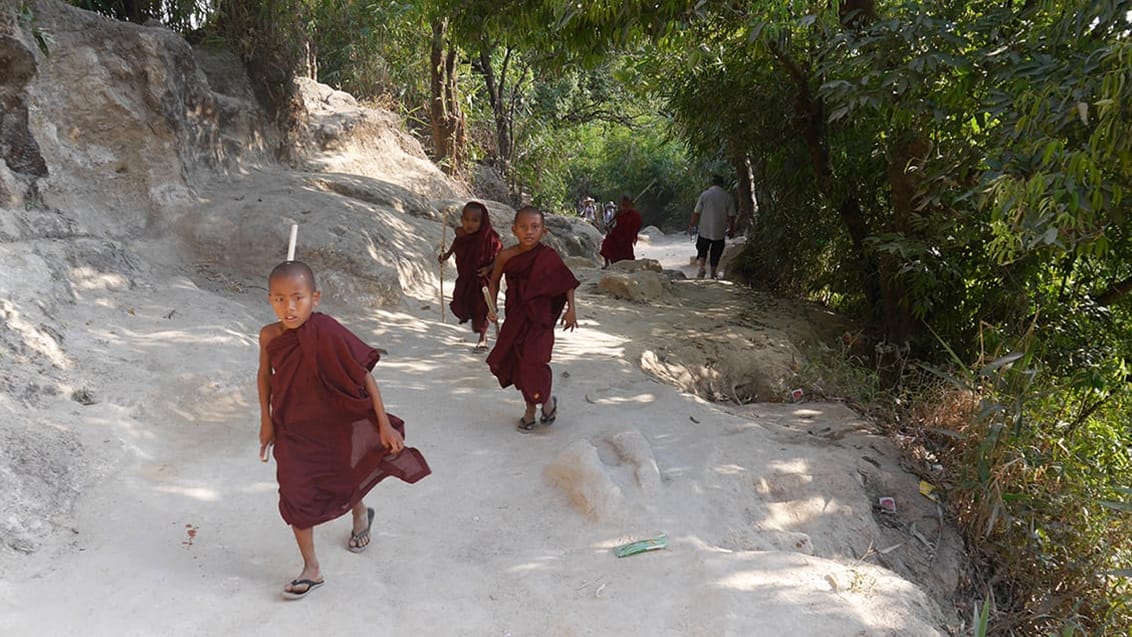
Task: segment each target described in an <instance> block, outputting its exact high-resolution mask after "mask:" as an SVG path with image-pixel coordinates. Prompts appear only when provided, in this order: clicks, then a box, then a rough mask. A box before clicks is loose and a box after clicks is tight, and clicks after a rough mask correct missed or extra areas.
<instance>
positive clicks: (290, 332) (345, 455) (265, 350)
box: [256, 261, 430, 599]
mask: <svg viewBox="0 0 1132 637" xmlns="http://www.w3.org/2000/svg"><path fill="white" fill-rule="evenodd" d="M268 299H269V300H270V301H271V308H272V309H273V310H275V315H276V316H278V317H279V321H278V322H276V323H271V324H269V325H266V326H264V327H263V329H261V330H260V332H259V374H258V375H257V379H256V380H257V385H258V388H259V408H260V425H259V454H260V459H261V460H263V461H264V462H267V459H268V453H269V449H270V448H271V447H272V445H274V455H275V462H276V464H277V469H276V478H277V480H278V481H279V513H280V514H281V515H282V517H283V521H284V522H286V523H287V524H289V525H290V526H291V530H292V531H293V532H294V534H295V541H296V542H297V543H298V545H299V553H300V555H302V558H303V570H302V572H301V573H299V576H298V577H296V578H295V579H294V580H292V581H291V582H290V583H288V584H287V585H286V586H285V587H284V588H283V596H284V597H285V598H287V599H300V598H302V597H304V596H305V595H306V594H307V593H309V592H310V591H312V590H314V589H315V588H317V587H319V586H321V585H322V584H323V583H325V581H326V580H325V579H323V576H322V572H321V570H320V569H319V563H318V557H317V556H316V555H315V550H314V527H315V525H317V524H322V523H323V522H328V521H330V520H333V519H336V518H338V517H340V516H342V515H344V514H346V513H348V512H349V513H352V514H353V522H354V526H353V530H352V532H351V533H350V538H349V540H348V541H347V542H346V548H347V549H348V550H350V551H352V552H355V553H360V552H361V551H363V550H365V549H366V547H368V546H369V544H370V526H371V525H372V524H373V518H374V510H373V509H370V508H367V507H366V505H365V503H364V502H363V498H364V497H365V496H366V494H367V493H369V491H370V489H372V488H373V487H374V486H375V485H376V484H377V483H378V482H381V480H383V479H384V478H386V477H387V476H394V477H397V478H400V479H401V480H404V481H405V482H408V483H413V482H416V481H418V480H420V479H421V478H423V477H425V476H427V475H428V474H429V473H430V469H429V467H428V463H427V462H425V459H424V456H422V455H421V453H420V452H419V451H417V450H416V449H413V448H412V447H406V446H405V441H404V435H405V423H404V422H403V421H402V420H401V419H400V418H398V417H397V416H394V415H393V414H390V413H386V411H385V406H384V404H383V403H382V401H381V392H380V391H378V388H377V383H376V382H375V381H374V379H373V376H372V375H371V374H370V370H371V369H373V366H374V365H375V364H376V363H377V361H378V358H379V354H378V352H377V350H375V349H374V348H372V347H370V346H368V345H366V344H365V343H363V342H362V341H361V339H359V338H358V337H357V336H355V335H354V334H353V333H352V332H350V331H349V330H347V329H346V328H345V327H343V326H342V325H341V324H340V323H338V321H335V320H334V319H333V318H331V317H329V316H327V315H325V314H322V313H319V312H315V311H314V310H315V308H316V307H317V306H318V302H319V292H318V289H317V288H316V287H315V280H314V273H313V272H312V271H311V269H310V268H309V267H308V266H307V265H306V264H304V263H301V262H299V261H286V262H284V263H281V264H279V265H277V266H276V267H275V269H274V270H272V271H271V276H269V277H268Z"/></svg>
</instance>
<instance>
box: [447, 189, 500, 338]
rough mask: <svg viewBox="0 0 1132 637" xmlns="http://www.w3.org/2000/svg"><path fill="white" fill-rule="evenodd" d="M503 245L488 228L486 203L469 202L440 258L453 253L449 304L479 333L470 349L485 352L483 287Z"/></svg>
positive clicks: (485, 324)
mask: <svg viewBox="0 0 1132 637" xmlns="http://www.w3.org/2000/svg"><path fill="white" fill-rule="evenodd" d="M502 248H503V242H502V241H500V240H499V235H498V234H497V233H496V232H495V228H492V227H491V215H489V214H488V213H487V206H485V205H483V204H482V203H480V202H478V201H469V202H468V203H467V204H465V205H464V210H463V212H462V213H461V215H460V227H459V228H456V239H455V240H454V241H452V247H451V248H449V249H448V251H447V252H445V253H443V254H441V255H440V257H439V260H440V262H441V263H444V262H445V261H447V260H448V257H450V256H452V255H453V254H455V255H456V287H455V289H453V291H452V303H450V304H449V307H450V308H452V314H453V315H454V316H455V317H456V318H458V319H459V320H460V322H461V323H465V322H467V321H468V320H471V322H472V331H473V332H475V333H476V334H479V337H480V338H479V341H478V342H477V343H476V345H475V347H473V348H472V351H473V352H485V351H487V300H486V299H484V297H483V287H484V286H485V285H487V283H488V277H489V276H491V272H492V270H493V269H494V268H495V256H496V255H497V254H499V251H500V249H502Z"/></svg>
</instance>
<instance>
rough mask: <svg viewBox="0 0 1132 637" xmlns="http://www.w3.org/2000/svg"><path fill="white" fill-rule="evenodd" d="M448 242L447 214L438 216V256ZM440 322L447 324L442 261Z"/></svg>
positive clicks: (442, 263) (442, 264)
mask: <svg viewBox="0 0 1132 637" xmlns="http://www.w3.org/2000/svg"><path fill="white" fill-rule="evenodd" d="M447 241H448V214H447V213H441V215H440V254H444V244H445V243H446V242H447ZM440 322H441V323H447V322H448V320H447V317H446V316H445V312H444V261H441V262H440Z"/></svg>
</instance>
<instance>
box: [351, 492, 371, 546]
mask: <svg viewBox="0 0 1132 637" xmlns="http://www.w3.org/2000/svg"><path fill="white" fill-rule="evenodd" d="M370 511H371V509H370V508H369V507H367V506H366V503H365V502H362V501H359V502H358V503H357V504H355V505H354V506H353V508H352V509H350V513H351V514H352V515H353V517H354V528H353V531H352V532H351V533H350V541H349V542H347V543H346V549H347V550H349V551H351V552H353V553H361V552H362V551H363V550H364V549H365V548H366V547H367V546H369V542H370V535H369V529H370V525H372V524H373V518H372V517H370Z"/></svg>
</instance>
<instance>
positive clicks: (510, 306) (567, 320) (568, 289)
mask: <svg viewBox="0 0 1132 637" xmlns="http://www.w3.org/2000/svg"><path fill="white" fill-rule="evenodd" d="M511 232H513V233H514V234H515V237H516V238H517V239H518V240H519V243H518V244H517V245H514V246H511V247H510V248H507V249H505V250H503V251H502V252H500V253H499V256H498V257H497V258H496V260H495V270H494V271H493V272H492V275H491V284H490V289H489V296H490V297H491V299H492V300H493V301H494V299H495V298H496V297H497V296H498V294H499V281H500V279H501V278H502V277H503V276H506V277H507V297H506V303H505V305H504V309H505V310H506V317H505V319H504V321H503V327H502V328H501V329H500V330H499V337H498V339H497V340H496V343H495V348H494V349H492V350H491V353H490V354H488V356H487V364H488V366H489V367H490V368H491V373H492V374H495V377H496V378H498V379H499V386H500V387H509V386H510V385H515V387H516V388H517V389H518V390H519V391H520V392H522V395H523V401H524V402H525V403H526V411H525V412H524V413H523V416H522V418H520V419H519V425H518V430H519V431H521V432H524V433H527V432H531V431H534V430H535V429H538V428H539V426H540V425H541V426H548V425H550V424H552V423H553V422H554V420H555V419H556V418H557V417H558V397H557V396H554V395H552V394H551V378H552V374H551V371H550V355H551V351H552V350H553V349H554V325H555V323H557V322H558V317H559V316H560V315H561V316H562V325H563V327H564V328H565V329H567V330H573V329H574V328H575V327H577V326H578V314H577V308H576V305H575V303H574V288H576V287H578V279H576V278H574V274H573V273H572V272H570V269H569V268H567V267H566V264H565V263H563V262H562V257H560V256H558V253H557V252H555V251H554V248H551V247H549V246H545V245H543V244H542V243H541V240H542V237H543V236H544V235H545V233H546V219H545V217H544V216H543V214H542V211H541V210H539V209H538V208H534V207H532V206H527V207H524V208H520V209H519V211H518V212H516V213H515V222H514V224H513V225H512V226H511ZM563 308H565V310H566V313H565V314H562V310H563ZM487 317H488V319H490V320H491V321H497V320H498V318H499V317H498V316H497V315H496V312H495V311H494V310H492V309H489V310H488V315H487ZM539 405H541V406H542V414H541V416H540V417H539V418H538V419H537V420H536V419H535V409H536V407H538V406H539Z"/></svg>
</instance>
